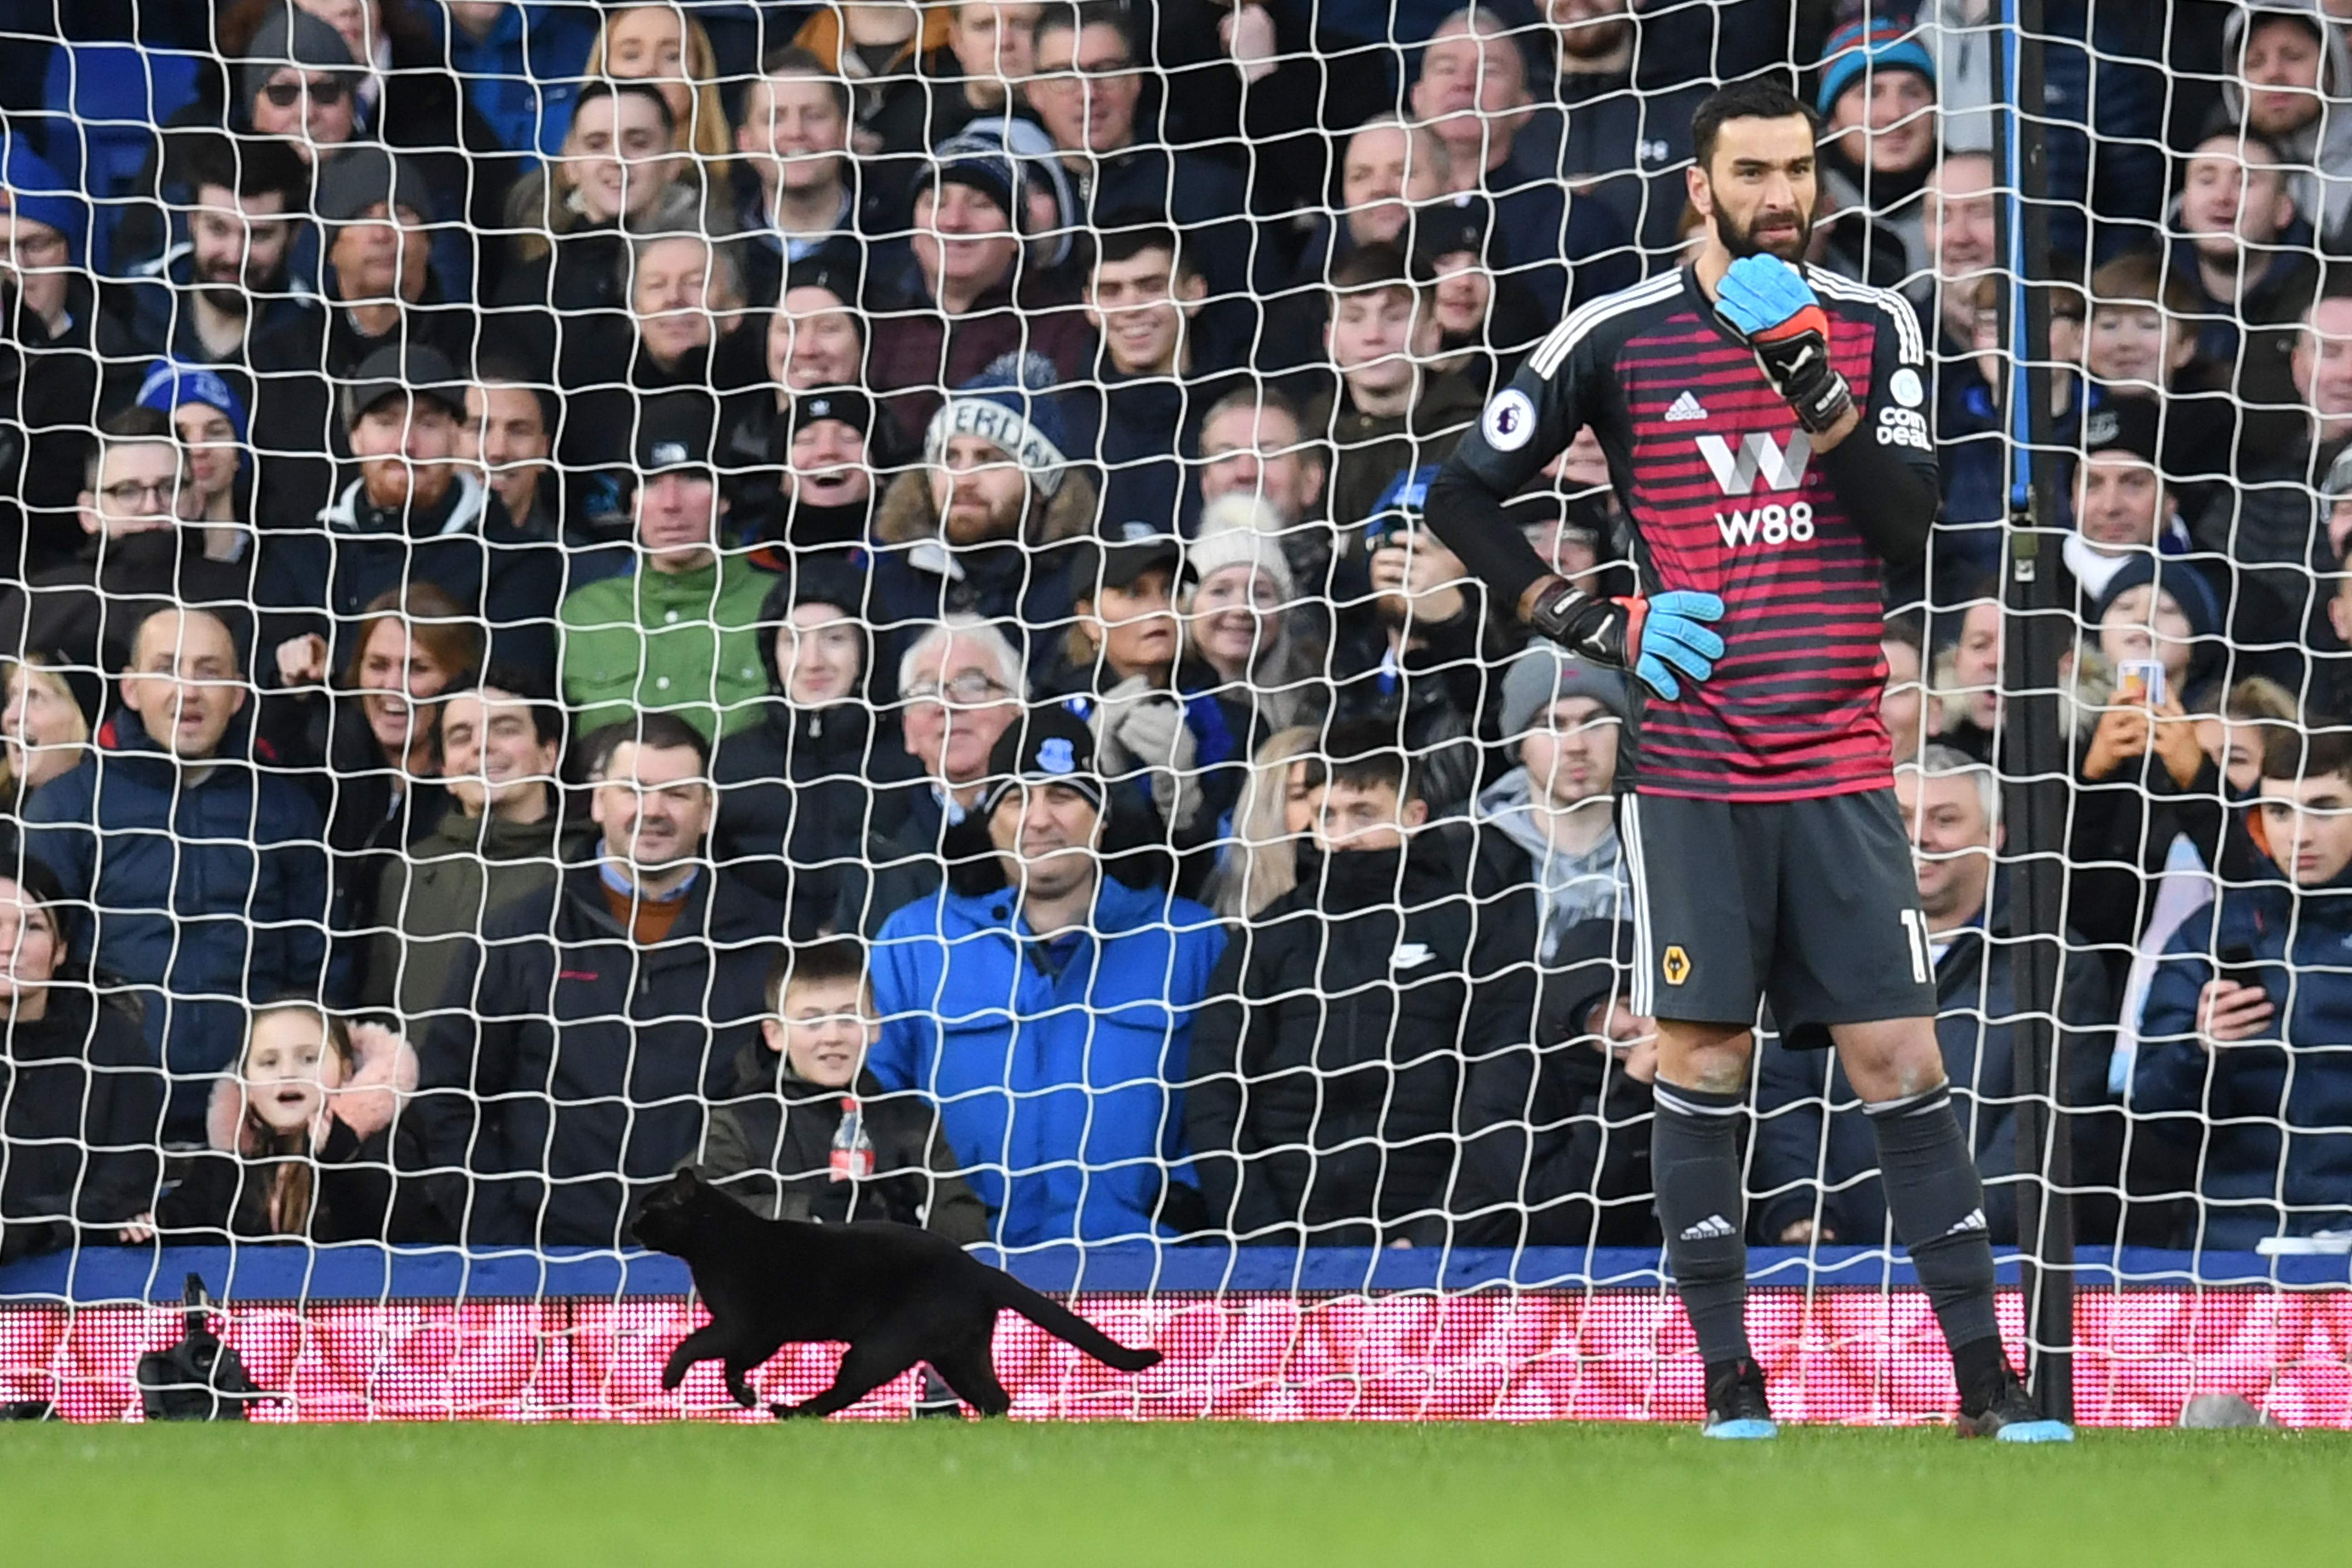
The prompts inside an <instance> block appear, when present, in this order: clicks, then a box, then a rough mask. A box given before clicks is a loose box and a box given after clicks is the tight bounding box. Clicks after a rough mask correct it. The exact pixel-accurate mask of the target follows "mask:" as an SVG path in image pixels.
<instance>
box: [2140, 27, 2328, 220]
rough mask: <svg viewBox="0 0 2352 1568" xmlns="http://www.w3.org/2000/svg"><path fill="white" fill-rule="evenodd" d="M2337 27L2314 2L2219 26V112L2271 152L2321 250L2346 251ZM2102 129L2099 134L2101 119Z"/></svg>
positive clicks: (2298, 210)
mask: <svg viewBox="0 0 2352 1568" xmlns="http://www.w3.org/2000/svg"><path fill="white" fill-rule="evenodd" d="M2342 20H2343V19H2342V18H2341V17H2339V16H2336V15H2335V13H2334V12H2333V10H2332V9H2331V8H2329V7H2328V6H2326V5H2323V4H2320V3H2319V0H2260V3H2259V4H2257V5H2246V6H2242V7H2237V8H2233V9H2232V10H2231V13H2230V17H2229V20H2228V21H2227V22H2225V23H2223V24H2222V27H2221V58H2222V59H2223V61H2224V62H2226V64H2225V66H2224V74H2223V77H2222V80H2221V107H2222V109H2223V110H2224V111H2225V112H2226V113H2227V114H2228V116H2229V119H2230V121H2231V131H2232V132H2235V131H2236V130H2237V129H2238V128H2239V126H2240V125H2242V127H2243V129H2244V130H2245V131H2246V132H2249V133H2251V134H2252V135H2255V136H2260V137H2262V138H2263V139H2264V140H2266V141H2268V142H2270V143H2272V144H2273V146H2275V147H2276V148H2277V149H2278V152H2279V154H2280V155H2279V158H2278V160H2277V161H2278V163H2280V165H2281V166H2282V168H2283V170H2284V174H2285V180H2286V184H2287V192H2288V195H2289V196H2290V197H2291V198H2292V199H2293V200H2294V207H2295V210H2296V211H2297V212H2299V213H2301V214H2302V215H2303V216H2305V218H2306V219H2308V220H2309V221H2310V223H2311V226H2312V227H2313V228H2314V229H2315V231H2316V235H2317V239H2318V243H2319V244H2320V246H2321V247H2322V248H2324V249H2326V250H2327V251H2329V252H2330V253H2332V254H2334V255H2337V256H2341V255H2343V254H2345V253H2346V251H2347V248H2352V113H2347V111H2346V110H2344V108H2343V107H2342V105H2343V101H2344V96H2345V94H2346V93H2347V92H2352V53H2347V50H2346V47H2345V41H2344V34H2343V30H2342ZM2100 126H2101V129H2102V130H2103V131H2104V130H2105V117H2104V116H2102V117H2101V121H2100Z"/></svg>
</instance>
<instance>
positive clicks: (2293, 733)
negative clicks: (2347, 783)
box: [2263, 727, 2352, 784]
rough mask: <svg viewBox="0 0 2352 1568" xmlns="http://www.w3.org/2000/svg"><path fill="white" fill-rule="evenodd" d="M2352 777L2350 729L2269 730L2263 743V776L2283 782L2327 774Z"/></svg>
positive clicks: (2326, 775)
mask: <svg viewBox="0 0 2352 1568" xmlns="http://www.w3.org/2000/svg"><path fill="white" fill-rule="evenodd" d="M2331 776H2332V777H2336V778H2343V779H2347V780H2352V730H2336V729H2326V730H2313V731H2308V732H2306V731H2302V730H2290V729H2286V728H2284V727H2282V728H2280V729H2275V730H2273V731H2271V734H2270V739H2269V740H2268V741H2266V742H2263V778H2265V779H2275V780H2277V781H2279V782H2280V783H2282V784H2294V783H2297V782H2299V781H2301V780H2304V779H2318V778H2328V777H2331Z"/></svg>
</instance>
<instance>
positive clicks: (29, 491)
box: [0, 136, 100, 569]
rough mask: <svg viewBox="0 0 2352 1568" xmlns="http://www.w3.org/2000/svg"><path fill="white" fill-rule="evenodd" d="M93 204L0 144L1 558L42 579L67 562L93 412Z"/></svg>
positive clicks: (15, 141)
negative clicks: (76, 486) (78, 470)
mask: <svg viewBox="0 0 2352 1568" xmlns="http://www.w3.org/2000/svg"><path fill="white" fill-rule="evenodd" d="M88 235H89V203H88V202H87V201H85V200H84V199H83V197H82V195H81V193H80V192H79V191H76V190H72V189H69V188H68V185H67V184H66V181H65V179H64V178H63V177H62V176H61V175H59V174H58V172H57V171H56V170H54V169H52V168H50V167H49V165H48V164H47V163H46V162H44V161H43V160H42V159H40V158H39V157H37V156H36V155H35V154H34V153H33V151H32V149H31V148H30V147H29V146H27V145H26V142H25V139H24V138H23V137H21V136H7V137H5V139H0V550H5V552H6V559H7V561H8V562H9V563H11V564H12V565H16V564H19V563H22V564H25V565H29V566H31V567H34V568H36V569H37V568H38V567H41V566H46V565H49V564H51V563H54V561H55V560H56V559H57V558H58V557H59V556H62V555H65V554H68V553H70V552H71V551H72V549H73V546H74V543H75V540H74V537H73V530H72V527H71V525H70V524H69V523H68V522H67V521H66V518H67V516H68V514H69V513H70V511H71V510H72V507H73V494H72V490H73V479H71V477H70V476H71V475H72V473H73V470H74V468H75V459H76V458H79V456H80V450H79V448H80V446H81V441H82V432H83V430H84V428H85V427H86V426H88V425H89V420H90V416H91V414H92V412H93V411H94V410H95V408H96V406H97V404H98V386H99V369H100V361H99V360H98V358H97V357H95V355H94V354H93V353H92V344H93V333H94V331H96V329H95V326H94V324H93V323H94V321H95V318H96V317H97V315H98V310H97V306H96V303H95V300H94V298H93V295H92V292H91V288H90V284H89V276H88V274H87V273H86V272H85V271H83V270H82V268H83V266H84V264H85V263H86V262H87V260H88V249H89V246H88Z"/></svg>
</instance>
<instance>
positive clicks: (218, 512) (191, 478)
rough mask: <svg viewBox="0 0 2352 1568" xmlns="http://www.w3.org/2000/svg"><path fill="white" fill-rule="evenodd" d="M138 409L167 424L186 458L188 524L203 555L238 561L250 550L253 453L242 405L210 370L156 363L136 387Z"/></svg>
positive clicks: (165, 360) (251, 543) (214, 558)
mask: <svg viewBox="0 0 2352 1568" xmlns="http://www.w3.org/2000/svg"><path fill="white" fill-rule="evenodd" d="M136 402H137V405H138V406H140V407H142V408H152V409H154V410H155V411H156V412H157V413H159V414H163V415H165V416H168V417H169V418H170V419H171V421H172V433H173V436H174V437H177V438H178V440H179V443H180V446H181V447H183V448H184V450H185V451H186V452H187V455H188V488H189V489H191V490H192V491H194V495H195V503H194V517H193V518H191V519H190V521H192V522H194V523H197V524H200V525H201V527H202V531H203V534H204V542H205V554H206V555H207V556H209V557H211V558H212V559H213V560H215V561H237V560H242V559H243V558H244V556H245V554H246V552H247V551H248V550H250V549H251V548H252V547H253V530H252V522H253V479H254V475H253V454H252V453H251V451H249V450H248V449H247V445H246V414H245V402H244V400H243V399H242V398H240V397H238V396H237V395H236V391H235V389H233V388H232V387H231V386H230V385H229V384H228V382H227V381H226V379H225V378H224V377H222V376H221V375H219V374H216V373H215V372H213V371H209V370H205V369H202V368H200V367H198V366H194V365H184V364H180V363H176V362H174V361H172V360H169V359H162V360H157V361H156V362H155V363H154V365H153V367H152V369H150V370H149V371H148V373H147V378H146V379H145V380H144V381H142V382H141V383H140V384H139V395H138V397H137V399H136Z"/></svg>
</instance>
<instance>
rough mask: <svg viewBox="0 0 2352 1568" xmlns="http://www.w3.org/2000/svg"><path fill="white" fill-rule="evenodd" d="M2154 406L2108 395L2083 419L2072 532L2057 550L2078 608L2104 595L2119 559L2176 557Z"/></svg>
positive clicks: (2177, 534) (2174, 519) (2183, 547)
mask: <svg viewBox="0 0 2352 1568" xmlns="http://www.w3.org/2000/svg"><path fill="white" fill-rule="evenodd" d="M2158 417H2159V415H2158V410H2157V405H2155V404H2154V403H2152V402H2150V401H2149V400H2147V398H2144V397H2115V398H2109V399H2106V400H2105V402H2104V404H2103V405H2101V406H2100V408H2099V409H2098V410H2097V412H2095V413H2094V414H2091V415H2090V416H2087V417H2086V418H2085V419H2084V422H2083V460H2082V461H2081V462H2079V463H2077V464H2076V465H2075V466H2074V497H2073V500H2074V532H2072V533H2070V534H2068V535H2067V536H2066V538H2065V542H2064V543H2063V545H2062V546H2061V547H2060V550H2059V554H2060V556H2061V557H2062V558H2063V561H2064V562H2065V568H2066V574H2067V576H2068V578H2070V579H2071V580H2072V583H2073V586H2074V593H2075V595H2078V596H2079V600H2080V603H2079V604H2070V603H2069V601H2068V599H2067V596H2066V595H2065V594H2064V593H2063V591H2062V593H2061V595H2060V603H2061V604H2065V605H2068V607H2069V608H2073V609H2075V610H2077V612H2078V613H2079V611H2081V610H2082V609H2085V608H2087V607H2088V606H2089V605H2091V604H2093V603H2095V601H2096V600H2097V599H2098V598H2099V597H2100V595H2103V594H2105V592H2106V586H2107V584H2108V582H2109V581H2110V580H2111V579H2113V577H2114V576H2115V574H2116V573H2117V572H2119V571H2121V570H2122V569H2123V567H2124V564H2125V563H2126V562H2128V561H2131V560H2133V559H2135V558H2137V557H2138V556H2143V555H2147V554H2148V553H2150V552H2162V553H2164V554H2166V555H2181V554H2185V553H2187V552H2188V550H2189V530H2188V529H2186V528H2185V527H2183V526H2182V525H2181V521H2180V517H2179V511H2178V510H2177V508H2176V505H2175V503H2174V500H2173V494H2172V487H2171V485H2170V484H2168V483H2167V482H2166V479H2165V477H2164V474H2163V472H2162V471H2161V469H2160V468H2159V467H2158V461H2157V421H2158Z"/></svg>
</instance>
